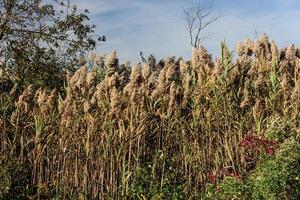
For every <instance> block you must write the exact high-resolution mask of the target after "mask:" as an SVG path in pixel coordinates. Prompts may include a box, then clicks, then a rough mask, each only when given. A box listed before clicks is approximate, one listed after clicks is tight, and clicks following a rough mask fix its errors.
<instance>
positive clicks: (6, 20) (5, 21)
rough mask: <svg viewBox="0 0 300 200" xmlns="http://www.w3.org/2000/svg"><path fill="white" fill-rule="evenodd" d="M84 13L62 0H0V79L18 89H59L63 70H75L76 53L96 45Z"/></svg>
mask: <svg viewBox="0 0 300 200" xmlns="http://www.w3.org/2000/svg"><path fill="white" fill-rule="evenodd" d="M87 14H88V11H87V10H85V11H84V12H82V13H80V12H78V11H77V8H76V6H71V5H70V4H69V1H64V0H63V1H57V0H55V1H53V2H52V3H48V2H47V1H40V0H13V1H8V0H1V1H0V17H1V18H0V58H1V61H0V67H1V71H2V73H3V75H4V77H0V78H1V79H8V80H10V81H12V82H13V84H17V83H18V85H19V87H21V89H24V87H26V86H28V85H29V84H34V85H36V86H37V87H41V86H42V87H47V88H57V89H60V86H61V85H62V81H63V79H64V77H65V70H67V69H68V70H71V71H74V70H75V69H76V59H77V57H78V54H79V53H85V52H86V51H90V50H93V49H94V48H95V46H96V40H95V39H96V38H95V37H94V35H93V32H94V28H95V26H94V25H89V24H87V21H88V20H89V18H88V15H87ZM99 40H101V41H102V40H103V37H101V38H99Z"/></svg>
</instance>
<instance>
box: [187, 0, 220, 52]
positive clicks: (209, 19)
mask: <svg viewBox="0 0 300 200" xmlns="http://www.w3.org/2000/svg"><path fill="white" fill-rule="evenodd" d="M184 14H185V17H186V22H187V26H188V31H189V35H190V42H191V45H192V46H193V47H194V48H199V47H200V44H201V42H202V40H203V39H206V38H207V36H208V35H202V33H203V30H204V29H205V28H206V27H207V26H208V25H210V24H212V23H213V22H215V21H217V20H218V19H219V18H220V17H221V15H212V13H211V12H209V11H208V10H207V9H205V8H202V7H201V6H200V5H198V6H194V7H191V8H188V9H184Z"/></svg>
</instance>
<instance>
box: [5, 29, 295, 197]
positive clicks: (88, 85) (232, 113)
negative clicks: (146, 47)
mask: <svg viewBox="0 0 300 200" xmlns="http://www.w3.org/2000/svg"><path fill="white" fill-rule="evenodd" d="M237 54H238V56H234V55H233V53H232V52H230V51H229V50H228V48H227V46H226V44H225V43H222V45H221V57H220V58H217V59H216V60H215V61H213V60H212V58H211V55H210V54H208V52H207V51H206V50H205V49H204V48H203V47H201V48H200V49H194V50H193V54H192V59H191V61H187V62H186V61H184V60H183V59H181V58H179V59H177V60H176V59H175V58H168V59H165V60H162V61H160V62H158V63H156V61H155V59H154V58H153V57H152V58H150V59H149V62H148V64H144V65H143V66H141V65H140V64H138V65H137V66H134V67H132V68H131V67H129V66H128V65H121V64H119V63H118V59H117V57H116V53H115V52H113V53H112V54H111V55H109V56H107V58H106V63H104V61H103V59H102V58H101V59H100V58H98V59H97V58H95V57H93V56H92V57H91V58H90V59H89V61H88V62H87V63H86V64H85V65H83V66H82V67H81V68H80V69H79V70H77V71H76V73H75V74H69V75H68V77H67V82H66V87H65V93H64V94H58V93H57V92H56V91H55V90H53V91H47V90H44V89H43V88H33V87H31V86H29V87H28V88H27V89H26V90H25V91H24V92H23V94H21V95H19V96H18V97H17V99H16V100H15V98H14V97H15V94H14V91H10V93H9V92H7V93H5V92H4V93H2V94H1V96H0V113H1V116H0V132H1V138H0V151H1V156H2V157H3V158H2V159H4V158H6V159H15V160H16V162H17V163H20V164H22V165H24V166H29V168H30V169H31V171H30V173H29V179H30V181H31V183H30V186H31V187H35V188H36V194H37V195H49V196H51V195H53V194H61V195H62V196H61V197H60V198H67V196H66V195H67V194H70V193H73V194H74V195H75V194H76V195H78V194H81V196H82V197H84V198H88V199H91V198H95V199H108V198H111V199H120V198H129V197H132V198H137V196H139V197H140V198H142V197H147V195H149V196H151V195H152V196H153V195H156V194H154V193H155V192H153V191H156V192H157V193H164V192H166V190H168V191H170V193H173V194H175V193H176V192H177V191H180V192H181V193H182V194H181V193H180V192H178V195H183V196H189V197H191V196H193V195H194V194H195V193H196V192H197V191H203V190H205V186H206V184H207V183H208V182H209V181H210V179H211V177H212V176H214V178H216V179H220V178H221V175H220V171H224V170H225V171H226V172H227V173H229V174H233V175H236V176H243V175H244V174H247V172H248V171H249V170H251V169H252V168H253V160H251V161H249V160H247V159H246V158H245V154H244V153H245V150H244V148H243V146H242V145H241V142H242V140H243V139H244V138H245V136H247V135H254V136H256V137H259V138H264V137H266V130H267V129H268V128H269V126H270V124H271V123H272V121H273V120H275V118H278V117H279V118H289V120H291V121H292V123H291V124H292V125H291V126H292V128H293V129H295V130H299V109H300V108H299V106H300V49H297V48H295V47H294V46H293V45H292V46H289V47H288V48H285V49H281V50H278V48H277V47H276V44H275V43H274V42H273V41H272V42H269V40H268V38H267V36H266V35H263V36H262V38H261V39H259V40H257V41H254V42H253V41H251V40H246V41H245V42H242V43H240V44H239V45H238V47H237ZM91 66H93V67H91ZM178 187H180V188H178ZM179 193H180V194H179ZM49 198H50V197H49ZM78 198H79V197H78ZM178 198H179V197H178Z"/></svg>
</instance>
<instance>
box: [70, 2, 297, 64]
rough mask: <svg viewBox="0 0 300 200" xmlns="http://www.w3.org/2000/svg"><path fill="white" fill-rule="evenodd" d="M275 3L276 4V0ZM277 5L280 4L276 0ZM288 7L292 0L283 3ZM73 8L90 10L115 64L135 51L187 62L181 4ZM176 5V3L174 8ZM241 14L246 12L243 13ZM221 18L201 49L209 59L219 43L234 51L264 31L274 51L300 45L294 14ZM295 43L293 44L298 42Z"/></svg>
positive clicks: (230, 12)
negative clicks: (114, 52) (273, 43)
mask: <svg viewBox="0 0 300 200" xmlns="http://www.w3.org/2000/svg"><path fill="white" fill-rule="evenodd" d="M280 1H281V0H280ZM282 1H283V0H282ZM288 1H289V2H290V3H293V0H288ZM73 2H74V3H76V4H77V5H79V7H82V8H87V9H89V10H90V12H91V14H92V16H91V20H92V22H93V23H95V24H96V25H97V27H98V30H97V31H98V33H100V34H102V33H104V34H106V36H107V38H108V41H107V42H106V43H105V44H103V45H101V46H99V48H98V51H99V52H101V53H104V52H109V51H111V50H113V49H116V50H117V52H118V54H119V57H120V60H121V62H125V61H127V60H131V61H135V62H136V61H139V59H140V58H139V51H140V50H142V51H143V52H144V53H145V55H149V54H154V55H155V56H156V57H159V58H162V57H165V56H173V55H176V56H183V57H184V58H186V59H188V58H189V57H190V51H191V48H190V45H189V37H188V33H187V30H186V24H185V21H184V17H183V12H182V7H183V5H184V3H183V2H184V1H176V2H174V1H172V2H170V1H142V0H140V1H137V0H122V1H121V0H102V1H95V0H84V1H82V0H81V1H80V0H74V1H73ZM180 2H181V3H180ZM245 9H246V8H245ZM218 10H220V12H222V13H221V14H222V17H221V19H220V20H219V21H218V22H216V23H214V24H212V25H211V26H210V27H209V28H208V29H209V31H208V32H209V33H210V35H211V39H209V40H206V41H205V42H204V45H205V46H206V47H207V48H208V50H209V51H210V52H212V53H213V54H214V55H218V54H219V46H220V41H222V40H223V39H226V42H227V43H228V44H229V46H230V47H231V48H232V49H233V50H234V48H235V45H236V43H237V42H238V41H241V40H244V39H245V38H247V37H250V38H254V37H255V31H257V32H258V33H259V34H261V33H262V32H266V33H267V34H269V35H270V37H271V38H272V39H275V41H276V42H277V43H278V44H279V45H280V46H285V45H288V44H289V43H296V44H299V43H300V38H299V35H300V30H299V29H298V28H297V27H299V26H300V21H299V20H297V19H299V17H300V12H299V11H300V10H296V9H293V10H282V9H281V10H277V11H276V12H275V11H274V12H272V10H270V11H268V12H265V11H259V10H257V11H256V12H253V13H245V10H243V9H240V8H226V10H224V9H223V10H222V9H221V8H218ZM298 38H299V39H298Z"/></svg>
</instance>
